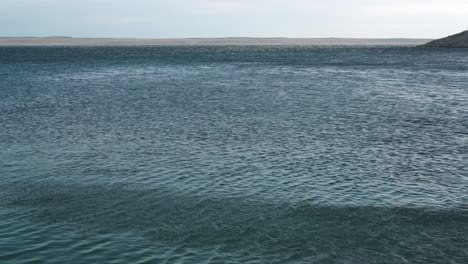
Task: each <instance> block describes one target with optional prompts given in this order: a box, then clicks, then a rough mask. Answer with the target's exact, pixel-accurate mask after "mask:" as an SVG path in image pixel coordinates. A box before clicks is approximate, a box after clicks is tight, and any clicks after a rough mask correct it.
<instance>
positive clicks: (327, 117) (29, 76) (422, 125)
mask: <svg viewBox="0 0 468 264" xmlns="http://www.w3.org/2000/svg"><path fill="white" fill-rule="evenodd" d="M467 84H468V51H466V50H463V49H425V48H407V47H398V48H396V47H335V48H330V47H125V48H124V47H99V48H98V47H94V48H93V47H29V48H19V47H1V48H0V188H1V190H2V191H1V192H0V263H444V264H445V263H467V262H468V85H467Z"/></svg>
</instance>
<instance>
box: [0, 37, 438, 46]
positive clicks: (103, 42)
mask: <svg viewBox="0 0 468 264" xmlns="http://www.w3.org/2000/svg"><path fill="white" fill-rule="evenodd" d="M428 41H431V40H430V39H404V38H394V39H360V38H242V37H239V38H184V39H182V38H180V39H176V38H170V39H169V38H168V39H135V38H72V37H61V36H60V37H41V38H35V37H21V38H5V37H4V38H0V46H144V45H148V46H151V45H154V46H175V45H195V46H196V45H200V46H206V45H303V46H308V45H310V46H314V45H316V46H322V45H331V46H346V45H357V46H359V45H368V46H375V45H386V46H419V45H423V44H424V43H427V42H428Z"/></svg>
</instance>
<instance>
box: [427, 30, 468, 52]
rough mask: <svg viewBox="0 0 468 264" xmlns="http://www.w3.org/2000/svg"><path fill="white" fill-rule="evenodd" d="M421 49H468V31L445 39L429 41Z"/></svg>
mask: <svg viewBox="0 0 468 264" xmlns="http://www.w3.org/2000/svg"><path fill="white" fill-rule="evenodd" d="M423 47H439V48H444V47H445V48H468V30H467V31H463V32H461V33H458V34H455V35H451V36H448V37H446V38H442V39H437V40H434V41H431V42H429V43H427V44H425V45H423Z"/></svg>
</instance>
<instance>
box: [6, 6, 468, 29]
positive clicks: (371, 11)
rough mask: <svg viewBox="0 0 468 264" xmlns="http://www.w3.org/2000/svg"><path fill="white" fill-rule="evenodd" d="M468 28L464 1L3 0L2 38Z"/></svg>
mask: <svg viewBox="0 0 468 264" xmlns="http://www.w3.org/2000/svg"><path fill="white" fill-rule="evenodd" d="M463 30H468V0H0V36H52V35H67V36H74V37H139V38H165V37H237V36H246V37H377V38H386V37H408V38H438V37H444V36H446V35H449V34H452V33H457V32H460V31H463Z"/></svg>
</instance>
